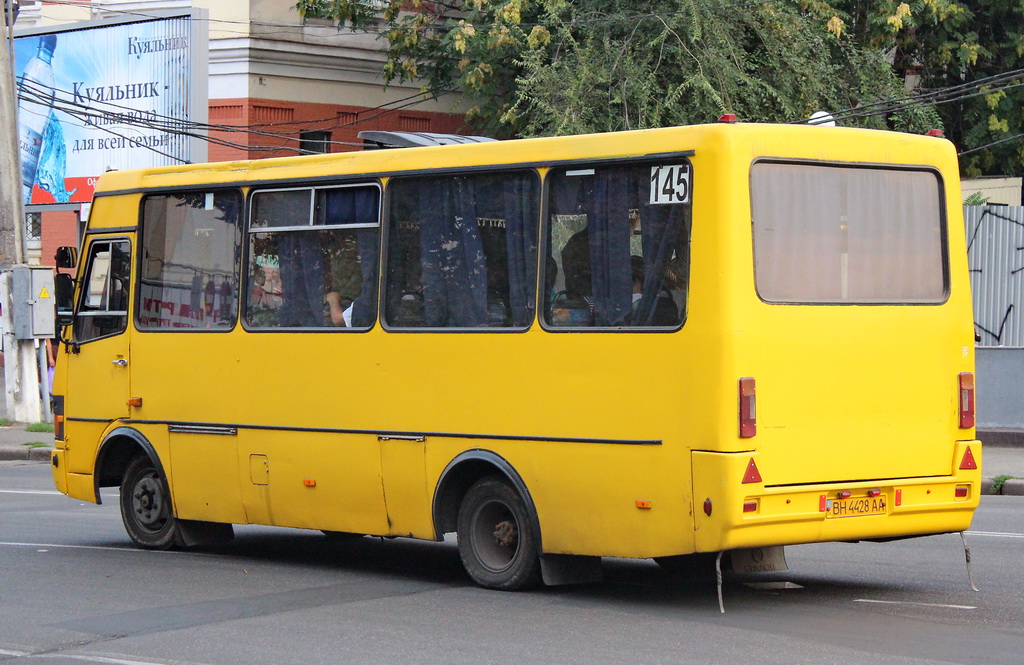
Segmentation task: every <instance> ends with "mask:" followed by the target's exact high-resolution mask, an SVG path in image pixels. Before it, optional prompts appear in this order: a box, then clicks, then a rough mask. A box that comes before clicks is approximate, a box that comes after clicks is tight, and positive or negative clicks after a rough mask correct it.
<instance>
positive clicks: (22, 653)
mask: <svg viewBox="0 0 1024 665" xmlns="http://www.w3.org/2000/svg"><path fill="white" fill-rule="evenodd" d="M28 654H29V652H28V651H9V650H7V649H0V656H27V655H28Z"/></svg>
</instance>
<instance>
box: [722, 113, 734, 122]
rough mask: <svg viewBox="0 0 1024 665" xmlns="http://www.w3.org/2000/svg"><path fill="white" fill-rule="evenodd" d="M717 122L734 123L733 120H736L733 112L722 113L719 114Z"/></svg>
mask: <svg viewBox="0 0 1024 665" xmlns="http://www.w3.org/2000/svg"><path fill="white" fill-rule="evenodd" d="M718 122H728V123H734V122H736V114H735V113H723V114H722V115H721V116H719V118H718Z"/></svg>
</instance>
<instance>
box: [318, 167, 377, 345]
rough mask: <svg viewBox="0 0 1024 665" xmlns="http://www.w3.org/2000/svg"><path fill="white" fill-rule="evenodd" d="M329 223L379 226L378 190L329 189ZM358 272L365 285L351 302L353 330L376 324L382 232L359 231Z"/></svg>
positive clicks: (357, 243) (357, 231) (357, 232)
mask: <svg viewBox="0 0 1024 665" xmlns="http://www.w3.org/2000/svg"><path fill="white" fill-rule="evenodd" d="M326 195H327V205H326V206H325V207H326V213H327V219H326V220H325V223H326V224H377V223H378V222H379V221H380V195H379V193H378V191H377V190H376V189H370V188H366V187H360V188H356V189H333V190H327V191H326ZM356 246H357V247H358V251H359V270H360V273H361V275H362V286H361V287H360V288H361V290H360V293H359V297H358V298H356V299H355V300H354V301H353V302H352V327H353V328H366V327H369V326H372V325H373V322H374V320H375V318H376V316H377V265H378V257H377V249H378V247H379V246H380V230H379V228H374V229H357V230H356Z"/></svg>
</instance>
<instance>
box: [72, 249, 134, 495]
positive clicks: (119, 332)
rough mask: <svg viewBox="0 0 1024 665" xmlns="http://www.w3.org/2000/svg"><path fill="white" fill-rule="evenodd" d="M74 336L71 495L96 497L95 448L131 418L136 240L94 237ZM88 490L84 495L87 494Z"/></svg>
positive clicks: (86, 251)
mask: <svg viewBox="0 0 1024 665" xmlns="http://www.w3.org/2000/svg"><path fill="white" fill-rule="evenodd" d="M83 254H84V256H85V257H86V264H85V268H84V270H83V271H82V273H81V274H82V281H81V283H80V284H79V296H78V303H77V308H76V311H75V319H74V324H73V329H72V333H71V334H72V338H71V339H70V340H68V344H67V349H66V350H67V352H66V353H64V354H63V361H64V362H66V363H67V365H66V368H67V369H66V376H67V387H66V391H67V392H66V398H65V417H66V419H67V420H66V423H65V440H66V444H67V470H68V488H69V494H71V495H72V496H76V497H78V498H83V499H94V498H95V494H94V489H93V488H94V485H93V481H92V473H93V464H94V459H95V453H96V447H97V446H98V445H99V441H100V437H101V436H102V435H103V432H104V430H106V429H107V427H108V426H109V425H110V423H111V422H112V421H114V420H117V419H119V418H125V417H127V416H128V408H129V407H128V397H129V396H130V386H131V384H130V372H129V370H130V367H129V353H128V351H129V326H128V298H129V293H130V278H131V242H130V241H129V240H128V239H127V238H111V237H102V236H93V237H90V238H89V239H88V241H87V245H86V247H85V251H84V253H83ZM83 494H85V495H84V496H83Z"/></svg>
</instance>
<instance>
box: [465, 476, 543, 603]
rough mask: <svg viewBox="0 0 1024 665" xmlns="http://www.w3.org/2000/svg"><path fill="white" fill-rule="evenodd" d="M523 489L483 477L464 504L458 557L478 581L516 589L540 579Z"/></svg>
mask: <svg viewBox="0 0 1024 665" xmlns="http://www.w3.org/2000/svg"><path fill="white" fill-rule="evenodd" d="M532 525H533V522H532V520H531V519H530V514H529V511H528V510H527V508H526V504H525V503H524V502H523V499H522V497H521V496H519V493H518V492H516V490H515V489H514V488H512V487H511V486H510V485H509V484H508V483H507V482H505V481H504V480H502V479H500V478H497V477H493V476H491V477H487V478H483V479H481V480H478V481H477V482H476V483H475V484H474V485H473V486H472V487H470V488H469V491H468V492H466V496H465V497H464V498H463V499H462V504H461V506H460V507H459V518H458V527H457V528H458V536H459V556H460V557H461V559H462V565H463V566H464V567H465V569H466V572H467V573H469V576H470V577H471V578H473V581H474V582H476V583H477V584H479V585H480V586H482V587H486V588H488V589H499V590H501V591H516V590H519V589H525V588H528V587H531V586H536V584H537V583H538V582H539V581H540V558H539V555H538V548H537V534H535V533H534V528H533V526H532Z"/></svg>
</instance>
